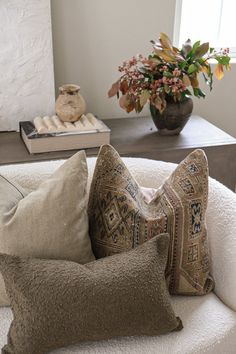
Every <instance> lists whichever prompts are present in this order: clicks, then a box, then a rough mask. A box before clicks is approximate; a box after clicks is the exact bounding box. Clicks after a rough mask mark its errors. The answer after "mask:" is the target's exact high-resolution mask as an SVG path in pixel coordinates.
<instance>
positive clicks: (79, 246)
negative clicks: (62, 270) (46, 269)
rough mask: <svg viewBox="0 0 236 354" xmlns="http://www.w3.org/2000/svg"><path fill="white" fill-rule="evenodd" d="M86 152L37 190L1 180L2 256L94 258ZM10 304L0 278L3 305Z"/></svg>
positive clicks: (79, 154) (0, 220)
mask: <svg viewBox="0 0 236 354" xmlns="http://www.w3.org/2000/svg"><path fill="white" fill-rule="evenodd" d="M86 188H87V165H86V157H85V153H84V152H79V153H77V154H76V155H74V156H73V157H71V158H70V159H69V160H68V161H66V162H65V163H64V164H63V165H62V166H61V167H60V168H59V169H58V170H57V171H55V172H54V173H53V174H52V175H51V176H50V177H49V178H48V179H47V180H45V181H43V182H42V183H41V184H40V186H39V187H38V188H37V189H36V190H35V191H33V192H31V193H29V194H27V193H28V192H27V191H26V190H25V189H23V188H22V187H20V186H19V185H18V184H17V183H16V182H14V181H11V180H9V179H7V178H6V177H5V176H0V252H2V253H8V254H15V255H21V256H31V257H39V258H40V257H41V258H57V259H68V260H73V261H77V262H81V263H86V262H89V261H91V260H93V259H94V256H93V253H92V249H91V242H90V239H89V236H88V216H87V211H86V206H87V193H86ZM4 304H5V305H6V304H8V299H7V297H6V294H5V289H4V284H3V280H2V278H1V277H0V305H4Z"/></svg>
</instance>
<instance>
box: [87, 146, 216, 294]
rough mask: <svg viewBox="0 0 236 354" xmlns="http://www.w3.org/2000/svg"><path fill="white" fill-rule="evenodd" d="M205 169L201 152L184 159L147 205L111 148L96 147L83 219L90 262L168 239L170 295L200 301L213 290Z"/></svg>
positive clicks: (167, 270) (205, 164)
mask: <svg viewBox="0 0 236 354" xmlns="http://www.w3.org/2000/svg"><path fill="white" fill-rule="evenodd" d="M207 200H208V163H207V159H206V156H205V153H204V152H203V151H202V150H199V149H198V150H195V151H193V152H192V153H191V154H190V155H188V156H187V157H186V158H185V159H184V160H183V161H182V162H181V163H180V164H179V165H178V166H177V168H176V170H175V171H174V172H173V173H172V174H171V176H170V177H169V178H168V179H167V180H166V181H164V183H163V185H162V186H161V187H160V188H159V189H158V190H157V191H156V192H155V194H154V195H153V198H152V199H151V200H150V201H149V202H147V198H146V197H145V195H144V193H143V192H142V189H141V188H140V186H139V185H138V183H137V182H136V181H135V179H134V178H133V176H132V175H131V174H130V172H129V171H128V169H127V167H126V166H125V164H124V163H123V161H122V159H121V158H120V156H119V154H118V153H117V152H116V151H115V149H114V148H113V147H111V146H110V145H104V146H102V147H101V149H100V152H99V155H98V158H97V163H96V167H95V171H94V175H93V180H92V184H91V188H90V196H89V204H88V214H89V226H90V238H91V242H92V248H93V251H94V254H95V257H97V258H101V257H106V256H109V255H113V254H116V253H121V252H124V251H127V250H130V249H132V248H134V247H136V246H138V245H140V244H142V243H144V242H146V241H148V240H149V239H151V238H152V237H154V236H156V235H158V234H160V233H163V232H167V233H169V235H170V246H169V253H168V263H167V267H166V280H167V283H168V286H169V291H170V293H171V294H184V295H204V294H206V293H208V292H210V291H211V290H212V289H213V287H214V281H213V279H212V277H211V275H210V255H209V247H208V240H207V230H206V224H205V213H206V208H207Z"/></svg>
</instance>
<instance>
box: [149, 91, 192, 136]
mask: <svg viewBox="0 0 236 354" xmlns="http://www.w3.org/2000/svg"><path fill="white" fill-rule="evenodd" d="M192 111H193V101H192V99H191V98H187V99H186V100H185V101H183V102H167V106H166V109H165V110H164V112H163V113H162V114H161V113H160V112H159V110H158V109H157V108H156V107H155V106H153V105H150V112H151V116H152V119H153V122H154V124H155V126H156V127H157V129H158V132H159V134H161V135H178V134H179V133H180V132H181V130H182V129H183V128H184V126H185V124H186V123H187V121H188V120H189V118H190V116H191V113H192Z"/></svg>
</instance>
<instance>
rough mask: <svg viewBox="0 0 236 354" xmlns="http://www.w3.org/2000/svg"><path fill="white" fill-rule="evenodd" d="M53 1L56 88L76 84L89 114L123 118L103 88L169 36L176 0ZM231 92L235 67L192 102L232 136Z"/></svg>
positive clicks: (234, 129)
mask: <svg viewBox="0 0 236 354" xmlns="http://www.w3.org/2000/svg"><path fill="white" fill-rule="evenodd" d="M51 1H52V25H53V39H54V63H55V83H56V87H58V86H60V85H61V84H63V83H76V84H79V85H80V86H81V91H82V93H83V95H84V97H85V99H86V101H87V103H88V110H89V111H92V112H93V113H95V114H97V115H99V116H100V117H101V118H113V117H125V116H127V115H126V114H125V112H124V111H123V110H121V109H120V108H119V105H118V102H117V101H116V99H115V98H113V99H108V98H107V90H108V89H109V87H110V85H111V83H112V82H113V81H115V80H116V78H117V77H118V72H117V66H118V65H119V64H120V63H122V61H123V60H124V59H128V58H130V57H131V56H132V55H133V54H137V53H140V52H141V53H144V54H147V53H148V51H149V50H150V49H151V46H150V44H149V40H150V39H155V38H157V36H158V35H159V33H160V32H161V31H162V32H166V33H167V34H169V35H170V36H171V37H172V35H173V27H174V15H175V0H166V1H163V0H146V1H141V0H68V1H65V0H51ZM203 88H204V89H205V91H206V92H207V93H208V88H207V87H206V88H205V87H203ZM235 92H236V80H235V65H233V68H232V72H231V73H230V74H229V73H227V76H226V77H225V79H224V80H223V81H221V82H218V81H217V80H215V83H214V90H213V92H212V93H210V94H207V97H206V99H205V100H198V99H195V100H194V102H195V108H194V112H195V113H196V114H199V115H202V116H203V117H205V118H207V119H208V120H209V121H211V122H212V123H214V124H216V125H217V126H219V127H221V128H223V129H224V130H225V131H227V132H229V133H230V134H231V135H234V136H236V117H235ZM145 113H146V114H148V110H146V111H145V112H144V113H143V114H145ZM129 116H130V115H129Z"/></svg>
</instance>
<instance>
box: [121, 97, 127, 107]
mask: <svg viewBox="0 0 236 354" xmlns="http://www.w3.org/2000/svg"><path fill="white" fill-rule="evenodd" d="M119 104H120V107H121V108H123V109H126V104H127V95H122V96H121V98H120V99H119Z"/></svg>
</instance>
